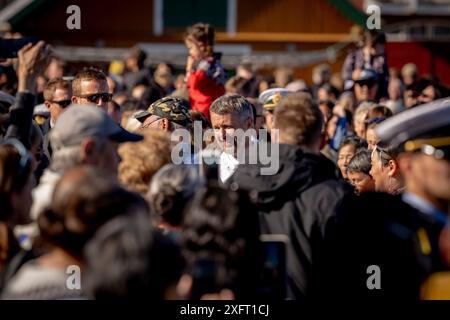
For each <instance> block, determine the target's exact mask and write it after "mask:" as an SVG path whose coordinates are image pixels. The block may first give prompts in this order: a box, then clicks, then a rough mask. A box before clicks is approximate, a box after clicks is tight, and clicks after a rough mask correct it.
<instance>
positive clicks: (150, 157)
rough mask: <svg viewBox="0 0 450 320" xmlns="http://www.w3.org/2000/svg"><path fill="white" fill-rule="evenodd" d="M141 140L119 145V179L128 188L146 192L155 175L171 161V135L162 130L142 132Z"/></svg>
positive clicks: (142, 192) (141, 192)
mask: <svg viewBox="0 0 450 320" xmlns="http://www.w3.org/2000/svg"><path fill="white" fill-rule="evenodd" d="M140 133H141V134H142V135H143V136H144V140H142V141H141V142H134V143H124V144H123V145H121V146H120V147H119V155H120V156H121V158H122V161H121V162H120V164H119V181H120V182H121V183H122V184H123V185H124V186H125V187H126V188H128V189H130V190H132V191H135V192H138V193H140V194H142V195H144V194H146V193H147V191H148V188H149V184H150V180H151V179H152V177H153V175H154V174H155V173H156V172H157V171H158V170H159V169H160V168H161V167H162V166H164V165H165V164H167V163H169V162H170V159H171V158H170V155H171V141H170V135H169V134H167V133H166V132H163V131H161V130H155V129H146V130H143V131H142V132H140Z"/></svg>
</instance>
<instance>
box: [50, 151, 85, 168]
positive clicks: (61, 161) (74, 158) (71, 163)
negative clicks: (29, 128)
mask: <svg viewBox="0 0 450 320" xmlns="http://www.w3.org/2000/svg"><path fill="white" fill-rule="evenodd" d="M81 162H82V159H81V146H80V145H75V146H70V147H63V148H60V149H56V150H54V151H53V153H52V164H51V169H52V170H53V171H56V172H66V171H67V170H69V169H71V168H73V167H75V166H77V165H79V164H81Z"/></svg>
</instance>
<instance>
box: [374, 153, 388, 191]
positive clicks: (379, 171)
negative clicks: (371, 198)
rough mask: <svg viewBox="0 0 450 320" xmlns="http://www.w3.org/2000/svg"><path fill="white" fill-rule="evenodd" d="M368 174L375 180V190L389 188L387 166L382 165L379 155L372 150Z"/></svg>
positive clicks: (386, 189)
mask: <svg viewBox="0 0 450 320" xmlns="http://www.w3.org/2000/svg"><path fill="white" fill-rule="evenodd" d="M371 165H372V167H371V169H370V175H371V176H372V178H373V180H374V181H375V190H376V191H377V192H387V191H388V189H389V173H388V168H386V167H385V166H383V163H382V162H381V159H380V155H379V153H378V152H377V151H375V149H374V151H373V152H372V157H371Z"/></svg>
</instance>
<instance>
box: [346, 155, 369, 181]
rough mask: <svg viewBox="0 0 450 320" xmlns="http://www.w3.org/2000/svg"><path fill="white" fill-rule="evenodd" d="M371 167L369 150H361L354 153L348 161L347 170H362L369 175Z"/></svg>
mask: <svg viewBox="0 0 450 320" xmlns="http://www.w3.org/2000/svg"><path fill="white" fill-rule="evenodd" d="M371 168H372V165H371V162H370V151H368V150H361V151H358V152H357V153H355V155H354V156H353V157H352V159H351V160H350V162H349V163H348V166H347V172H362V173H365V174H368V175H370V169H371Z"/></svg>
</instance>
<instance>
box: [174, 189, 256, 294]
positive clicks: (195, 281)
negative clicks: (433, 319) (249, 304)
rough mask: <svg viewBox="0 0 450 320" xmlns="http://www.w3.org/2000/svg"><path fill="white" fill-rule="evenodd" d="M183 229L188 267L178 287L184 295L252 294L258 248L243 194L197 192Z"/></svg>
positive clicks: (252, 214)
mask: <svg viewBox="0 0 450 320" xmlns="http://www.w3.org/2000/svg"><path fill="white" fill-rule="evenodd" d="M183 228H184V232H183V238H182V243H183V245H182V247H183V255H184V257H185V259H186V264H187V269H186V272H185V274H184V275H183V277H182V279H181V280H180V285H179V287H180V288H181V289H180V292H181V293H182V294H183V295H184V296H185V297H186V298H189V299H194V300H195V299H201V298H205V295H206V296H208V295H211V294H213V296H210V297H215V298H216V299H217V298H226V299H232V298H237V299H239V298H241V299H242V298H255V296H256V294H257V284H258V277H259V275H260V271H261V267H262V265H263V264H262V262H263V261H262V248H261V243H260V242H259V235H260V230H259V221H258V215H257V211H256V209H255V207H254V205H253V204H252V202H251V201H250V198H249V196H248V195H247V194H246V193H244V192H242V191H239V192H235V191H227V190H224V189H222V188H219V187H213V186H210V187H208V188H203V189H201V190H199V191H198V192H197V194H196V196H195V198H194V199H193V201H192V202H191V204H190V205H189V207H188V208H187V210H186V211H185V217H184V221H183Z"/></svg>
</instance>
